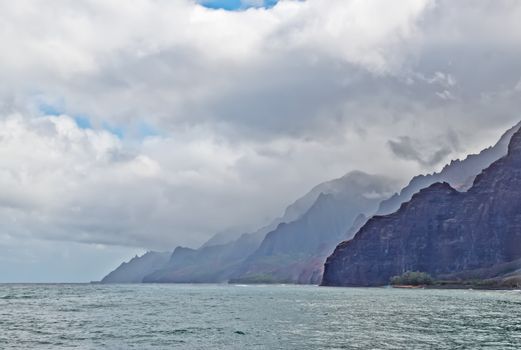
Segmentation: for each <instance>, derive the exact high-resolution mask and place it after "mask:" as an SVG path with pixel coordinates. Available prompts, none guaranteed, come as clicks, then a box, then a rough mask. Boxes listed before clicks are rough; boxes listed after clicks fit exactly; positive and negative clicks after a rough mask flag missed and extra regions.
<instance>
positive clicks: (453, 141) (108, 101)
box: [0, 0, 521, 249]
mask: <svg viewBox="0 0 521 350" xmlns="http://www.w3.org/2000/svg"><path fill="white" fill-rule="evenodd" d="M250 5H251V4H250ZM253 5H255V4H253ZM520 15H521V5H520V4H519V3H518V2H514V1H507V0H505V1H501V0H500V1H488V0H485V1H480V2H478V3H476V2H475V1H470V0H468V1H467V0H464V1H458V2H454V1H448V0H439V1H428V0H410V1H402V2H400V4H399V5H397V4H396V3H392V4H391V3H390V2H389V1H377V0H366V1H358V0H307V1H296V0H295V1H292V0H285V1H280V2H279V3H277V4H276V5H275V6H273V7H271V8H263V7H260V8H256V6H254V7H252V8H248V9H244V10H241V11H223V10H212V9H209V8H206V7H204V6H201V5H198V4H196V3H195V2H193V1H188V0H186V1H185V0H175V1H171V0H158V1H149V0H137V1H134V2H133V3H132V6H129V5H128V2H126V1H123V0H113V1H101V0H80V1H74V2H70V1H65V0H63V1H62V0H58V1H54V2H52V4H48V3H46V4H43V3H35V2H34V1H29V0H19V1H12V2H6V3H5V4H3V5H2V11H1V13H0V23H2V26H1V29H0V44H1V45H2V48H3V52H4V54H2V55H0V78H1V79H2V82H3V84H2V86H0V156H1V158H0V159H1V160H0V189H1V191H0V218H1V219H2V220H1V222H2V224H1V225H2V231H3V232H6V234H9V235H10V236H11V237H26V238H27V239H29V238H28V237H30V238H31V239H35V240H37V239H46V240H54V241H74V242H85V243H89V244H106V245H126V246H133V247H143V248H156V249H157V248H165V247H167V248H172V247H173V246H175V245H177V244H183V245H190V246H196V245H198V244H200V243H202V242H203V241H204V240H205V239H206V238H208V237H209V236H211V235H212V234H213V233H215V232H217V231H221V230H223V229H226V228H228V227H236V226H238V227H241V228H244V229H253V228H255V226H258V225H261V224H263V223H265V222H267V221H269V219H270V218H272V217H274V216H276V215H278V214H280V212H282V210H283V208H284V206H285V205H286V204H289V203H290V202H291V201H292V200H294V199H295V198H296V197H298V196H299V195H301V194H303V193H304V192H305V191H307V190H308V189H309V188H311V187H312V186H314V185H315V184H317V183H318V182H321V181H325V180H328V179H330V178H334V177H338V176H341V175H343V174H344V173H346V172H348V171H350V170H355V169H359V170H364V171H367V172H371V173H386V174H395V175H396V177H399V178H400V179H401V180H402V181H403V182H406V181H407V180H408V178H409V177H411V176H413V175H415V174H417V173H419V172H427V171H433V170H436V169H437V167H439V166H441V165H442V163H443V161H445V160H447V159H449V158H454V157H461V156H463V155H464V154H465V153H468V152H476V151H479V150H480V149H481V148H483V147H486V146H488V145H490V144H492V143H493V142H494V141H495V139H496V138H497V137H498V136H499V135H500V134H501V133H502V131H504V130H505V129H507V128H508V127H509V126H511V125H514V124H515V123H516V122H517V120H518V119H519V114H518V111H519V110H521V99H519V93H518V92H517V91H516V90H515V88H514V87H515V86H517V85H518V82H519V77H520V76H521V48H520V47H519V45H518V44H519V42H521V34H520V33H521V27H520V22H519V17H520ZM49 114H53V116H50V115H49ZM78 123H79V124H81V125H80V126H79V125H78ZM389 140H391V141H389ZM368 159H369V160H371V161H368Z"/></svg>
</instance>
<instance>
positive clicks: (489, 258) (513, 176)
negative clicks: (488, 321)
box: [322, 131, 521, 286]
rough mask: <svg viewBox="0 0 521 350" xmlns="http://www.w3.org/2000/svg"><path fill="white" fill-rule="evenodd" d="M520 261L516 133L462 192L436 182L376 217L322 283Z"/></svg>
mask: <svg viewBox="0 0 521 350" xmlns="http://www.w3.org/2000/svg"><path fill="white" fill-rule="evenodd" d="M519 258H521V131H517V132H516V133H514V134H513V136H512V137H511V140H510V143H509V145H508V153H507V155H506V156H504V157H503V158H501V159H499V160H497V161H496V162H494V163H492V164H491V165H490V166H489V167H488V168H487V169H485V170H484V171H483V172H481V174H479V175H478V176H477V177H476V179H475V180H474V182H473V185H472V187H471V188H470V189H469V190H468V191H467V192H458V191H456V190H455V189H454V188H452V187H451V186H450V185H449V184H448V183H435V184H433V185H431V186H430V187H428V188H426V189H424V190H421V191H420V192H419V193H417V194H415V195H414V196H413V197H412V199H411V200H410V201H409V202H407V203H404V204H402V206H401V207H400V209H399V210H398V211H397V212H396V213H393V214H390V215H387V216H375V217H373V218H372V219H370V220H369V221H368V222H367V224H365V225H364V226H363V227H362V228H361V229H360V231H359V232H358V233H357V234H356V235H355V237H354V238H353V239H352V240H350V241H346V242H342V243H341V244H339V245H338V246H337V248H336V249H335V251H334V253H333V254H332V255H331V256H330V257H329V258H328V259H327V261H326V263H325V267H324V269H325V270H324V276H323V280H322V284H323V285H326V286H378V285H385V284H387V283H388V282H389V279H390V277H392V276H394V275H400V274H402V273H403V272H405V271H422V272H427V273H429V274H431V275H432V276H434V277H438V276H444V275H450V274H455V273H457V272H462V271H470V270H476V269H486V268H492V267H494V266H499V265H501V264H504V263H508V262H512V261H514V260H517V259H519Z"/></svg>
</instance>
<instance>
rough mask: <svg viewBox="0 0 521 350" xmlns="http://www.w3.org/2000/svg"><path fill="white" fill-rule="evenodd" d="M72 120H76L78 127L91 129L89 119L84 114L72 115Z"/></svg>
mask: <svg viewBox="0 0 521 350" xmlns="http://www.w3.org/2000/svg"><path fill="white" fill-rule="evenodd" d="M74 121H76V125H78V127H79V128H80V129H92V124H91V123H90V119H89V118H88V117H86V116H83V115H78V116H76V117H74Z"/></svg>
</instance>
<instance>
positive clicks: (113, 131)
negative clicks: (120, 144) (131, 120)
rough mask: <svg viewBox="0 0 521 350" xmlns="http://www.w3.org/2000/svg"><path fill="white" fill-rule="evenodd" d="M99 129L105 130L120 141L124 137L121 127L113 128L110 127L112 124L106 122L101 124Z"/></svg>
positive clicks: (112, 126) (113, 126)
mask: <svg viewBox="0 0 521 350" xmlns="http://www.w3.org/2000/svg"><path fill="white" fill-rule="evenodd" d="M101 127H102V128H103V129H105V130H107V131H108V132H110V133H111V134H114V135H116V136H117V137H118V138H120V139H122V138H123V136H125V132H124V130H123V128H122V127H118V126H115V125H112V124H109V123H106V122H103V123H102V124H101Z"/></svg>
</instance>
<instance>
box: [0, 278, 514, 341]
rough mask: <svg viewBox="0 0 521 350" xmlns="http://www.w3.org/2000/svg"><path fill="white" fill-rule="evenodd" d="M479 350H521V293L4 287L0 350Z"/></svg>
mask: <svg viewBox="0 0 521 350" xmlns="http://www.w3.org/2000/svg"><path fill="white" fill-rule="evenodd" d="M479 348H486V349H520V348H521V292H519V291H473V290H432V289H425V290H423V289H415V290H405V289H392V288H325V287H316V286H285V285H269V286H261V285H259V286H238V285H179V284H177V285H176V284H164V285H158V284H143V285H91V284H47V285H46V284H19V285H9V284H4V285H0V349H299V350H302V349H314V350H315V349H479Z"/></svg>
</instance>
